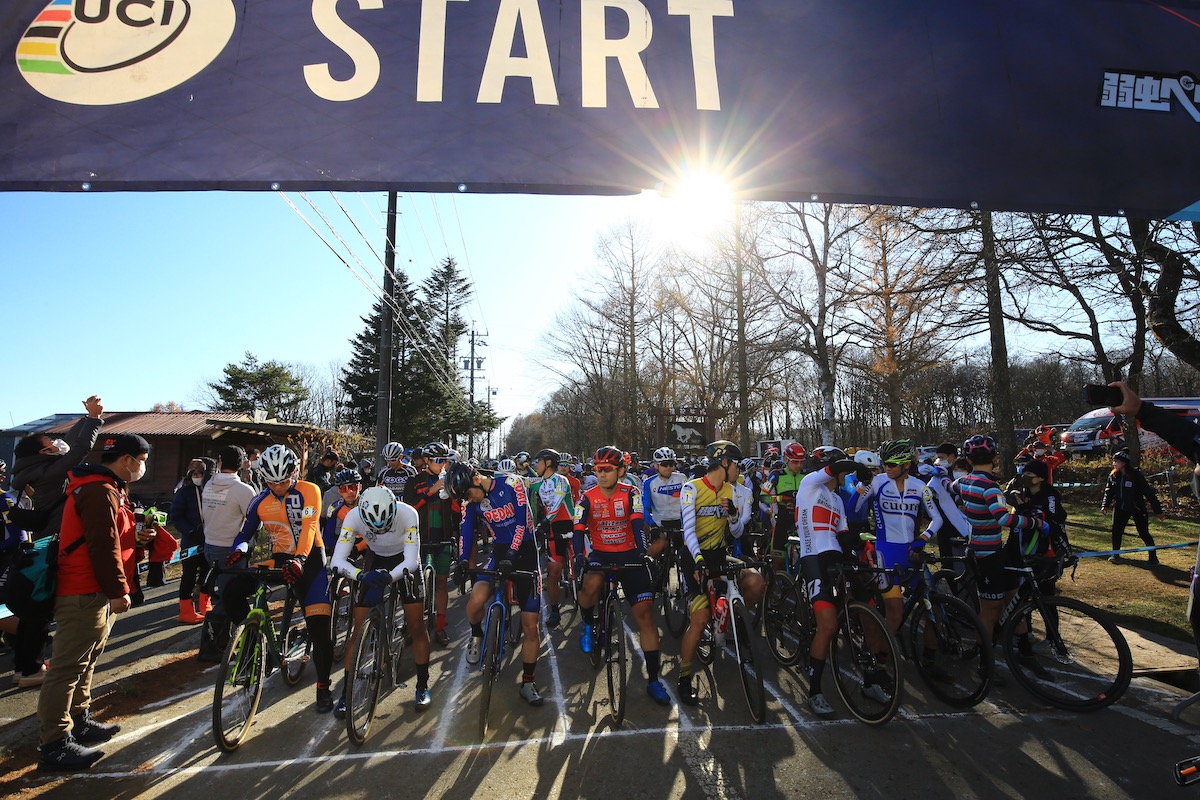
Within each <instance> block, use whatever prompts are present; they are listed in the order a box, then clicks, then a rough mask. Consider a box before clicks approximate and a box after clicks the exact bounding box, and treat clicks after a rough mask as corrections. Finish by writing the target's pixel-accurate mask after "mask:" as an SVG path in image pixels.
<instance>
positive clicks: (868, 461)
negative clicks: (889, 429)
mask: <svg viewBox="0 0 1200 800" xmlns="http://www.w3.org/2000/svg"><path fill="white" fill-rule="evenodd" d="M854 460H855V461H857V462H858V463H859V464H862V465H863V466H864V467H870V468H871V469H883V462H882V461H880V460H879V456H877V455H875V454H874V453H872V452H871V451H870V450H859V451H858V452H857V453H855V454H854Z"/></svg>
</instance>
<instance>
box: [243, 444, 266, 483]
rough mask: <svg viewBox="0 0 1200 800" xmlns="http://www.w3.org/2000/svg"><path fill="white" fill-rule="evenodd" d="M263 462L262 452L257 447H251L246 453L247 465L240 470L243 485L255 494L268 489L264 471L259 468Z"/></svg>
mask: <svg viewBox="0 0 1200 800" xmlns="http://www.w3.org/2000/svg"><path fill="white" fill-rule="evenodd" d="M261 461H262V453H261V451H259V449H258V448H257V447H251V448H250V449H249V450H247V451H246V462H245V465H244V466H243V467H242V468H241V469H239V470H238V477H239V478H241V479H242V483H244V484H246V485H247V486H249V487H250V488H251V489H253V490H254V491H255V493H258V492H261V491H262V490H263V489H265V488H267V484H266V483H265V482H264V481H263V477H262V470H261V469H260V468H259V464H260V463H261Z"/></svg>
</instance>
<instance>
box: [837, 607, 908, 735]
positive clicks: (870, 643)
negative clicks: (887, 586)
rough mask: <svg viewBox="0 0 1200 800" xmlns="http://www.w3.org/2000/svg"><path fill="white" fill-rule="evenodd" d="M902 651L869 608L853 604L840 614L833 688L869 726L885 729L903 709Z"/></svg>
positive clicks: (894, 638) (886, 625) (848, 706)
mask: <svg viewBox="0 0 1200 800" xmlns="http://www.w3.org/2000/svg"><path fill="white" fill-rule="evenodd" d="M899 651H900V648H899V647H898V646H897V645H896V637H895V636H894V635H893V634H892V629H891V628H889V627H888V624H887V622H885V621H884V619H883V617H882V616H880V615H879V612H878V611H876V610H875V609H874V608H872V607H871V606H869V605H868V604H866V603H863V602H861V601H859V600H851V601H850V602H849V603H847V604H846V607H845V608H843V609H842V610H841V612H840V613H839V614H838V629H837V633H836V634H835V635H834V640H833V647H832V648H831V650H830V653H829V655H830V661H831V665H832V666H833V678H834V684H835V685H836V686H837V690H838V694H839V695H841V698H842V702H843V703H845V704H846V707H847V708H848V709H850V713H851V714H853V715H854V716H855V717H856V718H857V719H859V720H860V721H862V722H865V723H866V724H868V725H883V724H884V723H886V722H887V721H888V720H890V719H891V718H892V717H894V716H895V715H896V711H897V709H899V708H900V700H901V699H902V694H903V687H904V683H903V680H902V679H901V676H900V662H899V659H898V658H897V654H898V653H899Z"/></svg>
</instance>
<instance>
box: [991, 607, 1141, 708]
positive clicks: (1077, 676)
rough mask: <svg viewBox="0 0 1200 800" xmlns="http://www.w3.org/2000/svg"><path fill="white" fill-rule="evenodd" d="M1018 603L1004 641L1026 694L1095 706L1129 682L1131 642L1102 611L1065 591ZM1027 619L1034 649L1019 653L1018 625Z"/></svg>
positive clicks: (1054, 703)
mask: <svg viewBox="0 0 1200 800" xmlns="http://www.w3.org/2000/svg"><path fill="white" fill-rule="evenodd" d="M1041 606H1042V607H1041V608H1038V607H1037V605H1035V604H1034V603H1032V602H1029V603H1025V604H1023V605H1022V606H1021V607H1020V608H1018V609H1017V611H1016V613H1015V614H1013V617H1012V619H1010V620H1009V621H1008V622H1007V623H1005V626H1004V634H1003V639H1002V641H1003V642H1004V657H1005V659H1006V660H1007V661H1008V666H1009V669H1011V670H1012V672H1013V675H1015V676H1016V678H1017V680H1018V681H1019V682H1020V683H1021V685H1022V686H1024V687H1025V688H1026V689H1027V690H1029V692H1030V694H1032V695H1034V696H1036V697H1039V698H1041V699H1042V700H1044V701H1045V702H1047V703H1049V704H1050V705H1052V706H1056V707H1058V708H1065V709H1067V710H1070V711H1095V710H1096V709H1100V708H1104V707H1105V706H1109V705H1112V704H1113V703H1115V702H1116V701H1117V700H1119V699H1120V698H1121V695H1123V694H1124V693H1125V690H1126V689H1128V688H1129V681H1130V679H1131V678H1132V677H1133V656H1132V655H1131V654H1130V651H1129V643H1128V642H1126V641H1125V635H1124V634H1123V633H1121V630H1120V628H1118V627H1117V626H1116V625H1115V624H1113V622H1112V621H1111V620H1109V619H1108V618H1107V617H1106V616H1104V614H1103V613H1102V612H1101V611H1099V610H1097V609H1095V608H1092V607H1091V606H1089V605H1088V604H1086V603H1081V602H1079V601H1078V600H1074V599H1072V598H1069V597H1058V596H1055V597H1043V598H1041ZM1023 619H1028V620H1029V642H1030V644H1031V646H1032V647H1031V649H1032V651H1033V653H1032V655H1021V653H1020V647H1019V642H1018V637H1017V625H1018V623H1019V622H1020V621H1021V620H1023Z"/></svg>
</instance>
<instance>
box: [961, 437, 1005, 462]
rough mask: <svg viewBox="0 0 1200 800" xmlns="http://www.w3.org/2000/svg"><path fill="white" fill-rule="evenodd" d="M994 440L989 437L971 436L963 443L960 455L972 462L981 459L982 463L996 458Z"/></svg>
mask: <svg viewBox="0 0 1200 800" xmlns="http://www.w3.org/2000/svg"><path fill="white" fill-rule="evenodd" d="M996 450H997V447H996V440H995V439H993V438H992V437H990V436H972V437H971V438H970V439H967V440H966V441H965V442H963V446H962V454H963V455H964V456H966V457H967V458H969V459H970V460H971V461H972V462H975V463H982V462H977V461H976V459H983V461H984V462H986V461H988V460H990V459H993V458H995V457H996Z"/></svg>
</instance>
